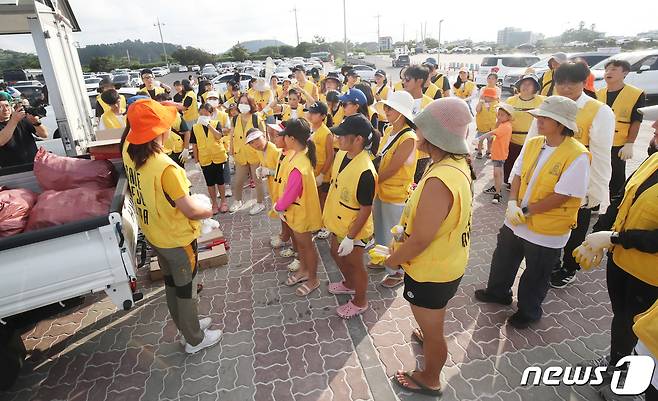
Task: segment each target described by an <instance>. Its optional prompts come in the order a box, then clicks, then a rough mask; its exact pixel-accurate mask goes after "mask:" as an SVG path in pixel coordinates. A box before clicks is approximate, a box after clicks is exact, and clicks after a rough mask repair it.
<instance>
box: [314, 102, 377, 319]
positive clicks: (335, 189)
mask: <svg viewBox="0 0 658 401" xmlns="http://www.w3.org/2000/svg"><path fill="white" fill-rule="evenodd" d="M373 131H374V128H373V127H372V124H370V121H368V118H367V117H365V116H363V115H362V114H360V113H357V114H353V115H351V116H349V117H345V119H344V120H343V122H342V123H341V124H340V125H339V126H338V127H333V128H332V129H331V132H333V134H334V135H336V136H337V137H338V146H339V147H340V149H341V150H340V151H339V152H338V154H337V155H336V159H335V160H334V164H333V168H332V171H331V181H330V183H329V194H328V195H327V202H326V203H325V206H324V211H323V213H322V222H323V224H324V225H325V227H327V229H328V230H329V231H331V233H332V236H331V256H332V258H333V259H334V261H335V262H336V264H337V265H338V268H339V269H340V271H341V273H342V274H343V277H344V280H342V281H339V282H335V283H330V284H329V287H328V289H329V292H331V293H332V294H353V295H354V297H353V298H352V300H350V301H348V302H347V303H346V304H344V305H341V306H339V307H338V308H337V309H336V313H337V314H338V316H340V317H342V318H343V319H349V318H352V317H354V316H356V315H359V314H361V313H363V312H364V311H365V310H366V309H368V300H367V297H366V289H367V286H368V273H367V272H366V268H365V266H364V265H363V253H364V250H365V246H366V244H367V243H368V242H369V240H370V238H371V237H372V235H373V230H374V229H373V221H372V204H373V200H374V197H375V191H376V186H377V172H376V171H375V167H374V165H373V164H372V161H371V160H370V154H369V153H368V152H367V151H366V150H365V149H366V147H368V146H369V145H370V144H371V142H372V140H373V136H374V133H373Z"/></svg>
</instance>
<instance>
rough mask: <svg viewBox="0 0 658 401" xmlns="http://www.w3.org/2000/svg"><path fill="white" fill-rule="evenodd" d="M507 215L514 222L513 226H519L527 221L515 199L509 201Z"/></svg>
mask: <svg viewBox="0 0 658 401" xmlns="http://www.w3.org/2000/svg"><path fill="white" fill-rule="evenodd" d="M505 217H506V218H507V220H509V222H510V223H512V225H513V226H518V225H519V224H523V223H525V216H524V215H523V211H522V210H521V208H520V207H519V205H517V204H516V201H515V200H509V201H507V211H506V212H505Z"/></svg>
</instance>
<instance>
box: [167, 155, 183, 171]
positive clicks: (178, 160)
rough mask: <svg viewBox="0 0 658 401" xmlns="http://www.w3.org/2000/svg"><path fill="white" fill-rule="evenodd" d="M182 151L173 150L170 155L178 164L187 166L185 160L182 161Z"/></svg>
mask: <svg viewBox="0 0 658 401" xmlns="http://www.w3.org/2000/svg"><path fill="white" fill-rule="evenodd" d="M180 153H182V152H180ZM180 153H176V152H171V153H169V157H170V158H171V160H173V161H174V162H175V163H176V164H178V165H179V166H181V167H183V168H185V163H183V162H181V161H180Z"/></svg>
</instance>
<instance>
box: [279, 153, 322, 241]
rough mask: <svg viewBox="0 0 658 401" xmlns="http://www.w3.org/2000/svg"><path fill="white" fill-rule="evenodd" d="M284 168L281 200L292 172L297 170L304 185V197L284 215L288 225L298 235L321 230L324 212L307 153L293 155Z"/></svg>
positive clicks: (280, 193) (280, 188)
mask: <svg viewBox="0 0 658 401" xmlns="http://www.w3.org/2000/svg"><path fill="white" fill-rule="evenodd" d="M282 167H283V172H282V174H281V184H280V185H279V188H278V190H279V197H278V198H279V199H280V198H281V196H283V192H284V191H285V188H286V185H287V184H288V178H289V177H290V173H291V172H292V170H294V169H297V170H299V172H300V173H301V174H302V185H303V189H302V196H301V197H299V198H297V200H296V201H295V202H293V203H292V204H290V206H288V208H287V209H286V211H285V213H284V215H285V219H286V223H287V224H288V226H290V228H291V229H292V230H293V231H294V232H296V233H307V232H312V231H317V230H319V229H320V228H321V227H322V210H321V209H320V198H319V196H318V188H317V186H316V185H315V175H314V174H313V166H312V165H311V161H310V160H309V159H308V157H307V156H306V152H300V153H294V154H292V155H291V157H290V158H289V159H288V160H287V162H286V163H285V165H283V166H282Z"/></svg>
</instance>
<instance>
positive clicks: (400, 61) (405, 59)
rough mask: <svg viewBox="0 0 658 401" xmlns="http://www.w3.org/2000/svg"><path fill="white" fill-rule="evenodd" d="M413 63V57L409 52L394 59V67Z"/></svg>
mask: <svg viewBox="0 0 658 401" xmlns="http://www.w3.org/2000/svg"><path fill="white" fill-rule="evenodd" d="M410 64H411V58H410V57H409V55H408V54H400V55H399V56H398V57H397V58H396V59H395V60H393V67H396V68H400V67H408V66H409V65H410Z"/></svg>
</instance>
